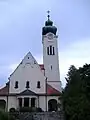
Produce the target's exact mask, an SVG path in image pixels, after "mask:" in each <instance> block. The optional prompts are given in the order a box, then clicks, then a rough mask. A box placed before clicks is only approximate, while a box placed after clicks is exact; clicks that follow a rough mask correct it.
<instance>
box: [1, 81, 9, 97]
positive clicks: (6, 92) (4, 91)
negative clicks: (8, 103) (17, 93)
mask: <svg viewBox="0 0 90 120" xmlns="http://www.w3.org/2000/svg"><path fill="white" fill-rule="evenodd" d="M8 93H9V83H6V86H5V87H3V88H1V89H0V95H8Z"/></svg>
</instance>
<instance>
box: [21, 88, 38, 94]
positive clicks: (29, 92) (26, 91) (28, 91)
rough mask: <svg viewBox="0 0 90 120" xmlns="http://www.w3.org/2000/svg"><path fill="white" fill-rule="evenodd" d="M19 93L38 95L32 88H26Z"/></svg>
mask: <svg viewBox="0 0 90 120" xmlns="http://www.w3.org/2000/svg"><path fill="white" fill-rule="evenodd" d="M19 95H37V94H36V93H35V92H33V91H31V90H28V89H26V90H24V91H23V92H21V93H20V94H19Z"/></svg>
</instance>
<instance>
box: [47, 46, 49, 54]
mask: <svg viewBox="0 0 90 120" xmlns="http://www.w3.org/2000/svg"><path fill="white" fill-rule="evenodd" d="M47 54H48V55H49V47H47Z"/></svg>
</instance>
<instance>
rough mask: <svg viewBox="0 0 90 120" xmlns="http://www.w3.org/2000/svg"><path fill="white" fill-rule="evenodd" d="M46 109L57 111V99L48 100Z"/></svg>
mask: <svg viewBox="0 0 90 120" xmlns="http://www.w3.org/2000/svg"><path fill="white" fill-rule="evenodd" d="M48 111H57V100H55V99H51V100H49V101H48Z"/></svg>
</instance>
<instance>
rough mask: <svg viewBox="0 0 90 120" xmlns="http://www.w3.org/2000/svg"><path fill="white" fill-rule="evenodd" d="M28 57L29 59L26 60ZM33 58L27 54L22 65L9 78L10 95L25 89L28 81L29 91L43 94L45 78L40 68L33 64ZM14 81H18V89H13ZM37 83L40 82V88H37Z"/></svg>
mask: <svg viewBox="0 0 90 120" xmlns="http://www.w3.org/2000/svg"><path fill="white" fill-rule="evenodd" d="M28 57H29V59H28ZM34 60H35V59H34V58H33V57H32V56H31V54H30V53H28V54H27V55H26V56H25V58H24V60H23V61H22V64H20V65H19V67H18V68H17V69H16V70H15V72H14V73H13V74H12V75H11V76H10V89H9V92H10V93H20V92H22V91H24V90H25V89H26V81H29V84H30V88H29V89H30V90H31V91H33V92H35V93H45V79H46V78H45V76H44V74H43V72H42V71H41V69H40V66H39V65H38V64H37V63H36V64H34ZM15 81H18V84H19V86H18V89H15V88H14V87H15ZM37 81H40V85H41V88H37Z"/></svg>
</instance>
